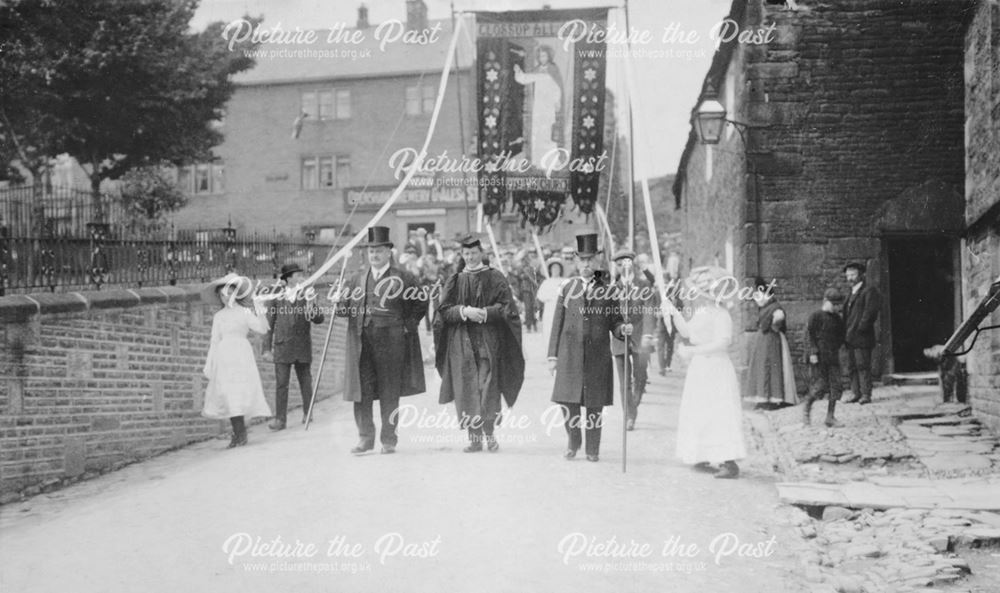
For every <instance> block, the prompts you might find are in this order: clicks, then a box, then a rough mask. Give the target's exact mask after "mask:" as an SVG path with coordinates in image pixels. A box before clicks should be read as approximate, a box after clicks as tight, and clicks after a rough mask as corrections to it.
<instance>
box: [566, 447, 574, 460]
mask: <svg viewBox="0 0 1000 593" xmlns="http://www.w3.org/2000/svg"><path fill="white" fill-rule="evenodd" d="M574 458H576V449H566V452H565V453H563V459H565V460H566V461H571V460H572V459H574Z"/></svg>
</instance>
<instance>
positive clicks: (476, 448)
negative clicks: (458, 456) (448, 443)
mask: <svg viewBox="0 0 1000 593" xmlns="http://www.w3.org/2000/svg"><path fill="white" fill-rule="evenodd" d="M482 450H483V444H482V443H481V442H479V441H475V442H473V443H469V446H468V447H466V448H464V449H462V451H463V452H465V453H478V452H480V451H482Z"/></svg>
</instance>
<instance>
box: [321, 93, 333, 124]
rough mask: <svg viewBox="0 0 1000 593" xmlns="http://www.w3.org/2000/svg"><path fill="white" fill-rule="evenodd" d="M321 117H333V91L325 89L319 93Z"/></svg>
mask: <svg viewBox="0 0 1000 593" xmlns="http://www.w3.org/2000/svg"><path fill="white" fill-rule="evenodd" d="M319 118H320V119H333V91H323V92H321V93H320V94H319Z"/></svg>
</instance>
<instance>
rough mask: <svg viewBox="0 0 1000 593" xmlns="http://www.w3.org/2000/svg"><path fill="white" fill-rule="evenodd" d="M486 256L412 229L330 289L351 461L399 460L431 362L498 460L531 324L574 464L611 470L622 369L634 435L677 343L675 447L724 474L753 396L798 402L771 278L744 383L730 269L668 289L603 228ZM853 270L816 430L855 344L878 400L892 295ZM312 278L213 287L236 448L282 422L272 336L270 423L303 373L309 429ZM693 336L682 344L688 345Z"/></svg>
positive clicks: (819, 387)
mask: <svg viewBox="0 0 1000 593" xmlns="http://www.w3.org/2000/svg"><path fill="white" fill-rule="evenodd" d="M488 246H489V244H488V243H486V242H485V239H483V238H481V237H479V236H477V235H470V236H467V237H464V238H462V239H460V240H457V241H455V242H454V243H451V244H447V243H443V242H441V241H439V240H438V239H437V238H436V237H434V235H428V234H427V233H424V232H414V233H411V235H410V237H409V240H408V242H407V243H406V244H404V245H403V246H401V248H396V246H395V244H394V243H393V241H392V240H391V238H390V234H389V229H388V228H386V227H377V226H376V227H371V228H369V229H368V240H367V242H366V243H364V244H363V245H361V248H362V249H363V250H364V253H365V257H364V265H362V266H360V267H359V268H358V269H357V270H356V271H355V272H353V273H352V274H351V275H350V276H349V277H348V278H347V279H346V281H345V282H344V283H343V284H342V285H340V286H338V287H337V290H336V291H335V292H333V293H331V295H332V296H331V298H332V301H333V303H332V304H333V307H331V308H330V312H331V313H332V314H334V315H336V316H338V317H343V318H346V319H347V331H346V337H345V338H344V339H345V340H346V341H345V348H346V350H345V354H346V355H345V368H344V372H343V375H342V376H343V381H344V384H343V397H344V399H345V400H346V401H350V402H352V404H353V407H354V418H355V423H356V426H357V430H358V434H359V442H358V444H357V445H356V446H355V447H354V448H352V449H351V453H353V454H356V455H362V454H365V453H367V452H369V451H371V450H373V449H374V448H375V443H376V438H378V441H379V442H380V443H381V452H382V453H383V454H391V453H394V452H395V450H396V446H397V443H398V433H397V429H398V410H399V402H400V398H402V397H406V396H410V395H415V394H419V393H424V392H425V391H426V389H427V385H426V382H425V374H424V373H425V363H427V362H430V360H433V363H434V367H435V369H436V371H437V372H438V373H439V375H440V377H441V387H440V392H439V394H438V395H439V397H438V401H439V403H440V404H451V403H454V405H455V410H456V416H457V418H458V421H459V425H460V426H461V428H462V429H463V430H465V431H467V433H468V441H469V443H468V446H466V447H465V449H464V450H465V451H466V452H470V453H474V452H479V451H484V450H486V451H490V452H496V451H498V450H499V448H500V445H499V442H498V441H497V439H496V435H495V429H496V427H497V426H499V425H500V424H501V419H502V411H503V405H502V403H506V405H507V407H508V408H509V407H512V406H513V405H514V404H515V402H516V401H517V398H518V394H519V392H520V390H521V387H522V384H523V380H524V368H525V361H524V354H523V348H522V343H521V341H522V334H523V333H524V332H529V333H530V332H538V331H541V332H542V333H543V335H542V339H543V340H544V343H545V344H547V358H548V366H549V370H550V372H551V373H552V375H553V376H554V384H553V388H552V396H551V401H552V402H553V403H554V404H556V405H558V406H559V407H560V408H561V410H562V414H563V421H564V426H565V430H566V433H567V448H566V450H565V452H564V457H565V458H566V459H567V460H571V459H574V458H575V457H576V455H577V452H578V451H579V450H580V449H581V448H583V449H585V454H586V458H587V459H588V460H589V461H598V460H599V454H600V438H601V426H602V413H603V408H604V407H606V406H609V405H612V403H613V399H614V395H613V394H614V391H615V376H616V375H617V381H618V386H619V389H620V393H622V394H624V397H626V398H627V399H626V404H627V405H626V406H625V409H626V427H627V429H628V430H632V429H634V427H635V422H636V418H637V415H638V408H639V404H640V403H641V401H642V397H643V393H644V391H645V387H646V383H647V377H648V374H647V373H648V365H649V360H650V358H651V357H652V356H651V355H652V354H653V353H654V352H655V353H657V356H656V359H657V360H658V363H659V370H660V373H661V374H665V373H667V372H668V371H669V370H670V368H671V363H672V358H673V355H674V353H675V351H676V353H677V354H678V355H679V356H680V357H682V358H683V359H684V360H686V362H687V365H686V366H687V371H686V375H685V380H684V387H683V390H682V394H681V403H680V411H679V420H678V436H677V446H676V455H677V457H678V458H679V459H681V460H682V461H684V462H685V463H689V464H692V465H693V466H694V468H695V469H699V470H706V471H712V472H714V473H715V477H717V478H724V479H725V478H735V477H737V476H738V475H739V467H738V466H737V464H736V462H737V461H738V460H739V459H742V458H743V457H745V456H746V448H745V444H744V443H745V441H744V436H743V423H742V401H741V399H742V398H750V399H752V400H754V401H756V402H757V403H758V405H760V406H762V407H766V406H774V407H777V406H782V405H791V404H794V403H797V402H798V394H797V390H796V388H795V382H794V373H793V372H792V361H791V354H790V348H789V346H788V340H787V338H786V336H785V334H786V331H787V317H786V315H785V311H784V308H783V307H782V305H781V304H780V302H779V301H778V299H777V296H776V294H775V292H774V290H773V289H774V283H773V282H772V283H771V284H768V283H765V282H764V280H763V279H757V282H756V285H755V287H754V290H753V291H752V298H753V299H754V300H755V301H756V303H757V306H758V319H757V324H756V325H757V332H756V334H757V335H756V339H755V340H754V342H753V344H752V348H751V356H750V363H749V369H748V372H747V374H746V380H745V382H744V384H743V385H742V386H741V385H740V383H739V381H738V379H737V374H736V370H735V367H734V365H733V363H732V361H731V359H730V352H729V351H730V346H731V344H732V341H733V323H732V318H731V316H730V312H729V309H730V308H731V306H732V304H733V302H732V301H733V299H734V296H733V294H732V292H730V293H729V294H728V295H724V294H722V292H720V290H719V288H720V286H721V285H722V284H724V282H725V281H726V279H727V278H730V279H731V276H729V274H728V272H727V271H726V270H725V269H723V268H720V267H718V266H703V267H699V268H694V269H692V270H691V272H690V273H689V275H688V276H687V277H686V278H685V279H684V280H683V282H680V281H679V280H678V279H677V278H676V277H674V276H673V275H670V276H668V277H666V278H664V284H665V285H666V286H668V287H670V290H669V291H668V292H666V293H663V292H661V291H660V290H658V288H657V286H656V285H657V278H656V277H655V274H654V272H653V267H652V266H651V264H650V258H649V256H648V255H646V254H636V253H634V252H632V251H631V250H629V249H619V250H617V251H615V252H614V253H611V254H603V253H601V250H600V249H599V248H598V240H597V234H596V233H584V234H581V235H578V236H577V237H576V244H575V245H569V246H559V247H558V248H552V247H549V248H542V247H541V246H537V245H529V246H522V247H520V248H514V247H506V248H499V249H495V250H493V249H489V248H488ZM845 278H846V279H847V280H848V282H849V283H850V284H851V293H850V296H849V297H848V298H847V299H846V305H845V311H844V313H843V314H841V313H840V309H841V306H842V304H843V303H844V302H845V299H844V298H843V296H842V295H841V293H840V292H839V291H838V290H837V289H836V288H830V289H828V290H827V291H826V293H825V294H824V300H823V305H822V307H821V309H820V310H819V311H817V312H816V313H815V314H813V315H812V316H811V317H810V319H809V321H808V332H807V333H808V337H809V346H808V348H807V351H806V356H807V362H808V364H809V365H810V381H811V386H810V389H809V390H808V393H807V395H806V397H805V401H804V402H803V420H804V422H805V423H806V424H808V423H809V420H810V413H811V409H812V406H813V403H814V402H815V401H816V400H818V399H822V398H826V399H828V402H829V403H828V410H827V417H826V420H825V424H826V425H827V426H829V427H837V426H840V423H839V422H838V421H837V420H836V418H835V416H834V408H835V405H836V402H837V400H838V399H839V397H840V394H841V391H842V389H841V387H840V366H839V364H840V362H839V361H840V348H841V347H842V346H846V347H847V352H848V356H847V360H848V361H849V370H850V374H851V380H852V391H853V392H854V394H855V397H856V399H858V400H859V401H860V402H861V403H867V402H870V401H871V381H870V374H869V369H870V360H871V347H872V344H873V341H874V320H875V316H877V313H878V308H879V298H880V297H879V295H878V292H877V291H876V290H875V289H874V288H872V287H870V286H868V285H867V284H866V283H865V282H864V266H863V265H861V264H850V265H848V266H847V267H846V268H845ZM303 279H304V271H303V270H302V269H301V267H299V266H298V265H297V264H294V263H290V264H287V265H286V266H284V267H283V268H282V271H281V278H280V283H279V285H278V286H276V287H272V289H277V290H270V291H267V292H266V293H258V294H253V290H252V289H250V287H249V280H248V279H246V278H242V277H239V276H236V275H234V274H231V275H228V276H226V277H224V278H221V279H219V280H217V281H215V282H213V283H211V284H209V285H208V286H207V287H206V289H205V293H204V294H206V295H207V298H208V299H210V300H213V301H214V302H218V303H220V304H221V305H222V308H221V309H220V310H219V312H218V313H216V314H215V317H214V318H213V325H212V340H211V346H210V349H209V354H208V357H207V362H206V364H205V369H204V373H205V375H206V377H208V379H209V383H208V389H207V393H206V398H205V406H204V410H203V413H204V415H206V416H208V417H212V418H228V419H229V420H230V421H231V423H232V426H233V439H232V441H231V442H230V445H229V446H230V447H238V446H242V445H244V444H246V442H247V436H246V426H245V423H244V416H261V415H268V416H270V415H271V411H270V409H269V407H268V404H267V402H266V400H265V399H264V397H263V389H262V387H261V382H260V377H259V373H258V372H257V367H256V362H255V360H254V356H253V352H252V350H251V348H250V342H249V341H248V340H247V334H248V333H249V332H257V333H262V334H265V340H264V352H265V354H264V359H265V360H266V361H268V362H273V364H274V365H275V373H276V377H277V392H276V397H275V405H276V408H277V409H276V411H275V414H274V416H273V420H272V422H271V424H270V425H269V426H270V428H271V429H272V430H284V429H285V428H286V424H287V406H288V390H289V383H290V377H291V370H292V369H294V370H295V372H296V376H297V379H298V382H299V387H300V390H301V393H302V402H303V422H306V421H307V419H308V418H307V414H309V413H310V410H311V405H310V404H311V402H312V395H313V385H312V376H311V370H310V367H311V362H312V344H311V341H310V335H311V331H310V327H311V325H312V324H317V323H322V322H323V321H324V314H323V311H322V309H321V308H320V307H318V306H317V304H316V298H315V295H314V294H312V295H311V294H310V293H309V291H302V290H296V289H295V288H296V287H298V285H299V284H300V283H301V282H302V280H303ZM681 287H683V290H677V289H678V288H681ZM289 289H291V290H289ZM664 294H665V296H666V300H663V298H662V296H661V295H664ZM269 295H270V296H269ZM681 295H684V297H683V298H684V302H682V301H681V300H680V299H681ZM682 310H683V312H682ZM539 321H541V324H540V328H539ZM422 323H426V325H425V327H426V329H427V330H430V331H431V333H432V336H433V337H432V339H431V340H428V339H427V338H426V337H425V338H424V340H423V341H425V342H432V344H433V347H432V349H430V353H431V355H430V357H429V358H430V360H429V359H428V356H427V354H426V353H427V352H428V349H426V348H422V340H421V335H422V333H423V332H421V330H420V327H421V324H422ZM677 335H679V336H680V337H681V338H683V343H681V344H679V345H677V347H676V349H675V346H674V342H675V337H676V336H677ZM376 401H378V402H379V416H380V420H381V429H380V430H379V431H377V430H376V422H375V415H374V404H375V402H376Z"/></svg>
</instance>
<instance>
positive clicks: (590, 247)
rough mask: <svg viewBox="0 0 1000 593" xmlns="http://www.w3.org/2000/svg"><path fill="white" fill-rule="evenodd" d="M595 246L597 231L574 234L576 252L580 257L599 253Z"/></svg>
mask: <svg viewBox="0 0 1000 593" xmlns="http://www.w3.org/2000/svg"><path fill="white" fill-rule="evenodd" d="M600 252H601V250H600V249H598V248H597V233H585V234H582V235H577V236H576V254H577V255H579V256H581V257H591V256H594V255H597V254H598V253H600Z"/></svg>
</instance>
